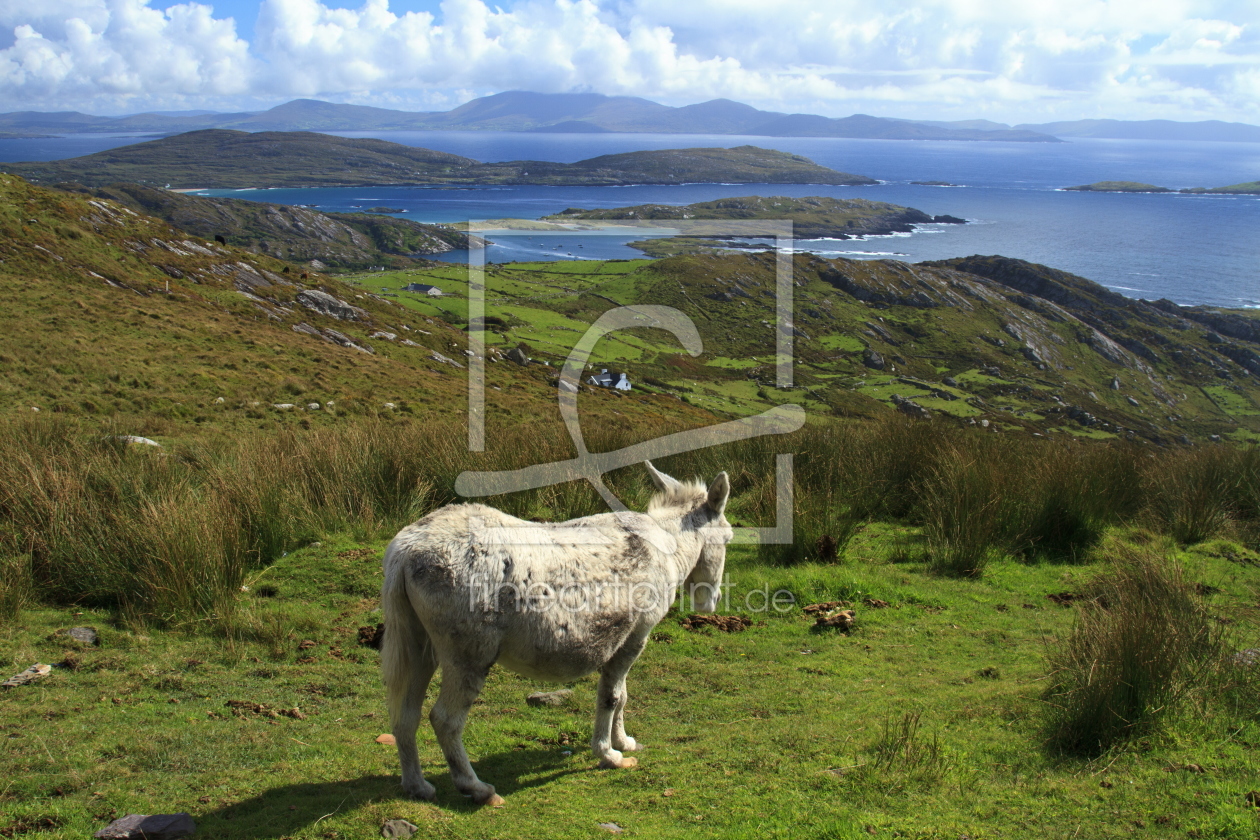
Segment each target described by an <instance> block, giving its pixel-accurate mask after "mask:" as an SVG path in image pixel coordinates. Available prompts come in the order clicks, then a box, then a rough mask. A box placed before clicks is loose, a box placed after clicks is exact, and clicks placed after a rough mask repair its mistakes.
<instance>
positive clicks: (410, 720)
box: [392, 648, 437, 802]
mask: <svg viewBox="0 0 1260 840" xmlns="http://www.w3.org/2000/svg"><path fill="white" fill-rule="evenodd" d="M424 652H425V654H427V655H426V656H423V657H421V658H420V660H419V661H418V662H417V663H415V665H414V667H413V669H412V670H411V671H410V672H408V673H407V674H406V676H405V679H406V681H407V682H406V685H405V686H404V688H403V691H404V695H403V702H402V704H401V705H400V707H399V709H398V713H397V715H396V716H395V719H394V721H393V727H392V729H393V733H394V741H395V742H396V743H397V745H398V763H399V764H400V765H402V788H403V793H405V794H406V795H407V796H410V797H413V798H415V799H424V800H427V801H429V802H433V801H434V800H436V799H437V791H436V790H435V789H434V787H433V784H432V783H431V782H429V781H428V780H427V779H425V778H424V771H422V770H421V769H420V754H419V752H418V751H417V749H416V729H417V728H418V727H419V725H420V714H421V710H422V708H423V706H424V697H425V694H426V693H428V690H429V681H430V680H432V679H433V672H434V671H436V670H437V659H436V658H435V657H434V656H433V651H432V649H431V648H426V650H425V651H424Z"/></svg>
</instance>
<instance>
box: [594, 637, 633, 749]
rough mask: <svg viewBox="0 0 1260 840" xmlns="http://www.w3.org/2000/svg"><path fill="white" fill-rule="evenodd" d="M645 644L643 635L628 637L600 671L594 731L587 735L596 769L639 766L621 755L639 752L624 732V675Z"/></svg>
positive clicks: (631, 739)
mask: <svg viewBox="0 0 1260 840" xmlns="http://www.w3.org/2000/svg"><path fill="white" fill-rule="evenodd" d="M646 642H647V633H646V632H645V633H643V634H642V635H641V636H632V637H630V638H629V639H627V640H626V642H625V644H623V645H622V646H621V649H620V650H618V651H617V652H616V653H615V654H613V657H612V659H610V660H608V664H607V665H605V666H604V667H603V669H602V670H601V671H600V676H599V694H598V698H599V699H598V701H597V702H598V706H597V708H596V710H595V731H594V733H593V734H592V736H591V749H592V750H594V752H595V755H596V756H598V757H599V766H600V767H604V768H610V767H623V768H624V767H634V766H635V765H636V764H638V763H639V761H638V759H636V758H634V757H632V756H628V755H622V754H621V751H622V750H627V751H630V750H637V749H640V746H639V744H638V743H637V742H636V741H635V740H634V739H633V738H631V737H630V736H629V735H627V734H626V730H625V723H624V717H625V711H626V674H627V673H628V672H629V671H630V666H631V665H633V664H634V661H635V660H636V659H638V658H639V654H640V653H642V652H643V646H644V644H645V643H646Z"/></svg>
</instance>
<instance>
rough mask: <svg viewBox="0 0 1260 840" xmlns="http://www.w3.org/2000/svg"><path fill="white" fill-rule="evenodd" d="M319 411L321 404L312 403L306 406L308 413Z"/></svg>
mask: <svg viewBox="0 0 1260 840" xmlns="http://www.w3.org/2000/svg"><path fill="white" fill-rule="evenodd" d="M319 409H320V405H319V403H317V402H312V403H307V404H306V410H307V411H319Z"/></svg>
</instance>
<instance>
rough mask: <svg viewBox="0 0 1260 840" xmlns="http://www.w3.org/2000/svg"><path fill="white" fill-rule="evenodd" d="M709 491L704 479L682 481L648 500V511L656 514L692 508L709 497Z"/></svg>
mask: <svg viewBox="0 0 1260 840" xmlns="http://www.w3.org/2000/svg"><path fill="white" fill-rule="evenodd" d="M708 493H709V490H708V488H707V487H705V486H704V482H702V481H699V480H697V479H693V480H691V481H680V482H678V483H677V484H675V485H673V486H670V487H667V488H665V489H664V490H661V491H660V492H658V493H656V494H655V495H653V496H652V498H651V499H650V500H649V501H648V510H647V512H648V514H654V513H658V512H662V511H665V510H677V509H678V508H684V509H686V510H691V509H692V508H695V507H698V506H699V505H700V503H701V502H703V501H704V500H705V498H707V497H708Z"/></svg>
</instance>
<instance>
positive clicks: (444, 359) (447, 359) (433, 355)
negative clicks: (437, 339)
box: [429, 351, 463, 368]
mask: <svg viewBox="0 0 1260 840" xmlns="http://www.w3.org/2000/svg"><path fill="white" fill-rule="evenodd" d="M429 358H430V359H432V360H433V361H435V362H441V363H442V364H444V365H452V366H454V367H457V368H462V367H463V365H461V364H460V363H459V362H457V361H455V360H454V359H452V358H450V357H449V356H443V355H442V354H441V353H438V352H437V351H434V352H433V353H430V354H429Z"/></svg>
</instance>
